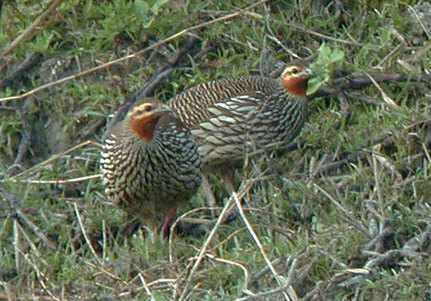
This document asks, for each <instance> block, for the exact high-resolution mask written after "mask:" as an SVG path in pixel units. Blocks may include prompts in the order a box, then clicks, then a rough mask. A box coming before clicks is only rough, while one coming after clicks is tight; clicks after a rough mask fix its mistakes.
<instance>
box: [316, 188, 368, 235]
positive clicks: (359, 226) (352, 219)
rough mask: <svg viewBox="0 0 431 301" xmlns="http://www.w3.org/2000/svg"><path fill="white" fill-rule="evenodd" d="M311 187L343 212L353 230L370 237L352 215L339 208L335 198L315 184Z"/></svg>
mask: <svg viewBox="0 0 431 301" xmlns="http://www.w3.org/2000/svg"><path fill="white" fill-rule="evenodd" d="M313 186H314V187H315V188H317V190H319V191H320V192H322V193H323V194H324V195H325V196H326V197H327V198H328V199H329V200H330V201H331V202H332V203H333V204H334V205H335V206H336V207H337V208H338V209H340V210H341V212H343V214H344V215H345V216H346V217H347V219H346V220H347V221H349V223H350V224H352V225H354V226H355V228H357V229H358V230H360V231H361V232H362V233H364V234H365V235H366V236H367V237H369V236H370V234H369V233H368V230H367V228H365V227H364V226H363V225H362V224H361V223H359V222H357V221H356V219H355V218H354V217H353V216H352V214H351V213H350V212H349V211H347V209H346V208H344V207H343V206H341V204H340V203H339V202H337V200H335V198H333V197H332V196H331V195H330V194H329V193H328V192H327V191H326V190H324V189H323V188H321V187H320V186H319V185H317V184H313Z"/></svg>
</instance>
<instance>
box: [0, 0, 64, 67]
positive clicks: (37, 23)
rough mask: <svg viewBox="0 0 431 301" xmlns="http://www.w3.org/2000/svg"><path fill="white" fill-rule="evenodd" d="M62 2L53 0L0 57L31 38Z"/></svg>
mask: <svg viewBox="0 0 431 301" xmlns="http://www.w3.org/2000/svg"><path fill="white" fill-rule="evenodd" d="M60 3H61V0H53V1H51V3H49V4H48V5H51V6H50V7H49V8H48V9H47V10H46V11H45V12H44V13H43V14H42V15H40V16H39V17H38V18H37V19H36V20H34V22H33V23H32V24H31V25H30V26H29V27H27V28H26V29H25V30H24V31H23V32H22V33H21V34H20V35H19V36H18V37H17V38H16V39H15V40H14V41H13V42H12V43H11V44H10V45H9V46H7V47H6V48H5V49H4V50H3V52H2V53H1V54H0V58H2V59H4V57H5V56H6V55H7V54H8V53H9V52H11V51H12V50H13V49H14V48H15V47H16V46H18V44H19V43H21V42H22V41H24V40H26V39H30V38H31V36H32V35H33V34H34V33H35V31H36V29H39V28H40V27H41V26H40V24H41V23H42V22H43V21H44V20H45V19H46V18H47V17H48V16H49V15H50V14H51V13H52V12H53V11H54V10H55V9H56V8H57V6H58V5H59V4H60Z"/></svg>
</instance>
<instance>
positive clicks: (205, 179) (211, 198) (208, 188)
mask: <svg viewBox="0 0 431 301" xmlns="http://www.w3.org/2000/svg"><path fill="white" fill-rule="evenodd" d="M202 188H203V189H204V193H205V198H206V199H207V202H208V205H209V206H210V207H215V206H216V198H215V196H214V193H213V192H212V190H211V186H210V183H209V182H208V176H207V175H206V174H205V173H202ZM210 211H211V218H214V217H215V214H214V210H210Z"/></svg>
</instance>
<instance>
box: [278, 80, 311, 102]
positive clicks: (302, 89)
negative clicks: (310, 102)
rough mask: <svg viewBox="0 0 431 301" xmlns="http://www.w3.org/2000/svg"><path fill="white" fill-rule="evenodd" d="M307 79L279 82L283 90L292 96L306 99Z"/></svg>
mask: <svg viewBox="0 0 431 301" xmlns="http://www.w3.org/2000/svg"><path fill="white" fill-rule="evenodd" d="M307 84H308V79H304V78H300V77H290V78H287V79H282V80H281V85H282V86H283V88H284V89H285V90H286V91H287V92H288V93H289V94H292V95H294V96H298V97H306V93H307V88H308V85H307Z"/></svg>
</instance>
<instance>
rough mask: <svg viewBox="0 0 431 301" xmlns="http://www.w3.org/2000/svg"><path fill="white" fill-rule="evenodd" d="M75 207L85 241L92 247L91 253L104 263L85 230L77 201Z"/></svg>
mask: <svg viewBox="0 0 431 301" xmlns="http://www.w3.org/2000/svg"><path fill="white" fill-rule="evenodd" d="M73 208H74V209H75V214H76V218H77V219H78V224H79V227H80V228H81V232H82V234H83V235H84V238H85V241H86V242H87V245H88V247H89V248H90V251H91V253H92V254H93V256H94V258H95V259H96V260H97V262H98V263H99V264H102V262H101V260H100V258H99V256H98V255H97V253H96V250H94V248H93V245H92V244H91V241H90V238H89V237H88V235H87V231H85V228H84V224H83V223H82V219H81V214H80V213H79V209H78V205H76V202H74V203H73Z"/></svg>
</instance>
